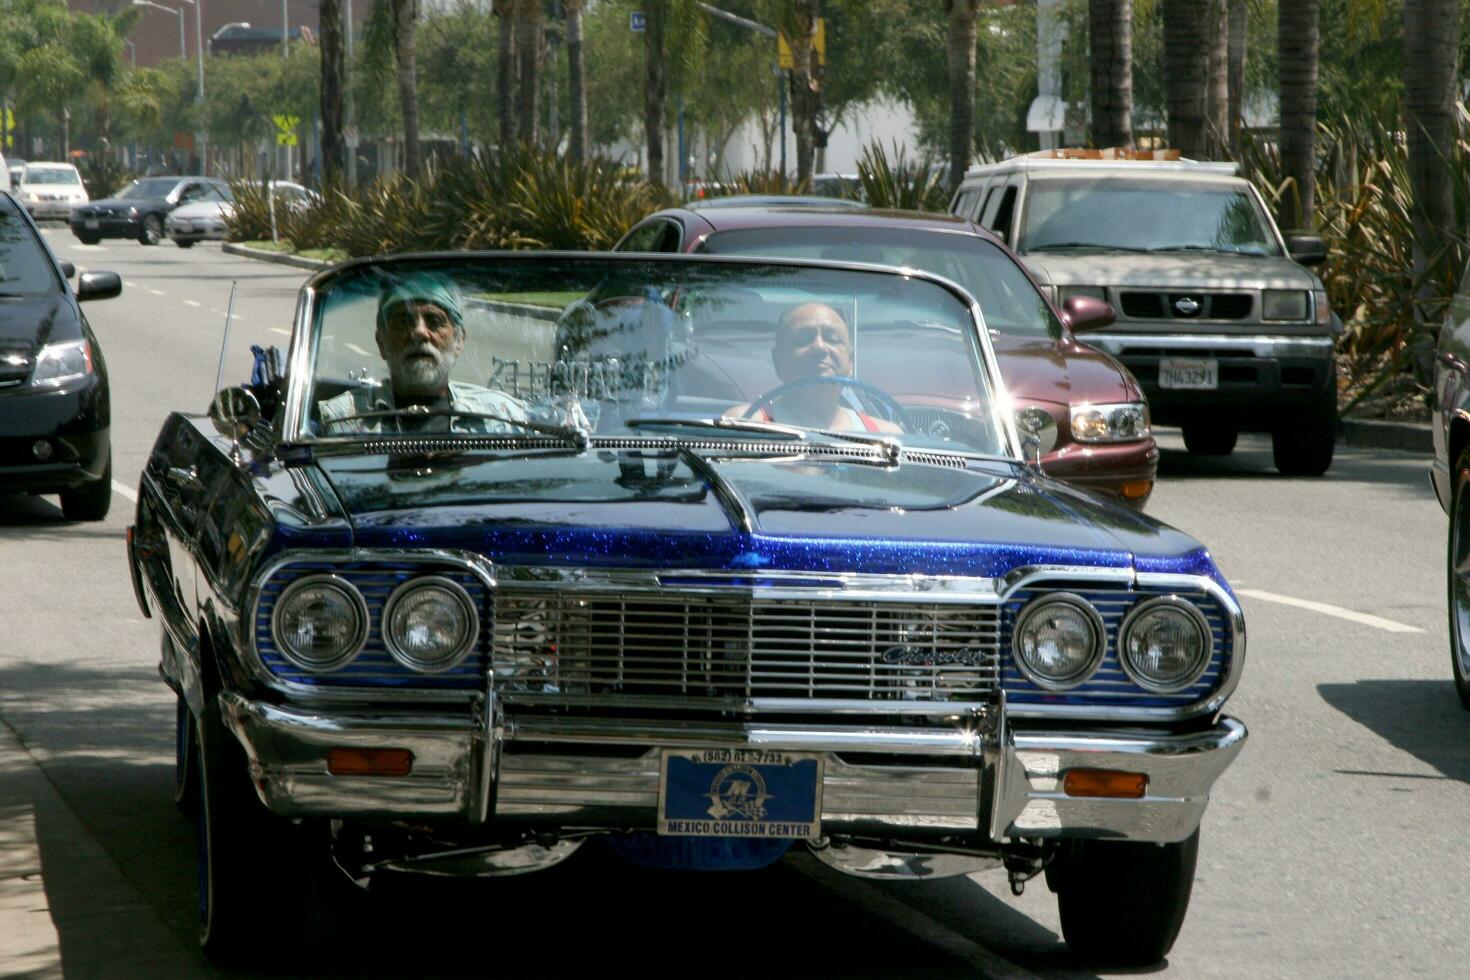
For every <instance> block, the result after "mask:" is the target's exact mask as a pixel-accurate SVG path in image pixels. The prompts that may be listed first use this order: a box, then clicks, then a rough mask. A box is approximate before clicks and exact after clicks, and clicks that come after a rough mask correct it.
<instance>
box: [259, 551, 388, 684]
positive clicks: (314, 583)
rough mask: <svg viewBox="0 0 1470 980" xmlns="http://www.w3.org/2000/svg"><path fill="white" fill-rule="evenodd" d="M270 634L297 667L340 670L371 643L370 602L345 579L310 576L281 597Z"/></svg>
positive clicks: (290, 586) (291, 586)
mask: <svg viewBox="0 0 1470 980" xmlns="http://www.w3.org/2000/svg"><path fill="white" fill-rule="evenodd" d="M271 630H272V633H273V634H274V637H275V641H276V646H277V648H278V649H279V650H280V651H281V654H282V655H283V656H284V657H285V658H286V659H287V660H289V661H291V662H292V663H293V664H295V665H296V666H298V667H301V668H303V669H305V670H310V671H314V672H317V673H325V672H327V671H332V670H336V669H337V668H338V667H341V666H342V665H344V664H346V663H347V662H348V661H349V660H351V659H352V658H353V657H355V656H357V654H358V651H360V650H361V649H362V647H363V644H364V643H366V642H367V633H368V611H367V603H366V602H364V601H363V598H362V593H360V592H358V591H357V589H355V588H354V587H353V586H352V585H351V584H350V583H349V582H347V580H346V579H343V578H340V577H339V576H336V575H309V576H307V577H306V578H303V579H299V580H298V581H295V582H292V583H291V584H290V585H289V586H287V587H286V589H285V591H283V592H282V593H281V598H280V599H279V600H278V601H277V602H276V608H275V614H274V615H273V616H272V617H271Z"/></svg>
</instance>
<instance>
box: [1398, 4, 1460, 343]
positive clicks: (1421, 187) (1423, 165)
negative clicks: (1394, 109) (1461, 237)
mask: <svg viewBox="0 0 1470 980" xmlns="http://www.w3.org/2000/svg"><path fill="white" fill-rule="evenodd" d="M1459 36H1460V32H1459V4H1458V3H1457V2H1456V0H1405V3H1404V114H1405V116H1406V117H1407V119H1406V120H1405V122H1406V127H1407V129H1408V140H1409V179H1410V182H1411V183H1412V185H1413V189H1414V210H1413V214H1414V273H1415V276H1416V278H1418V279H1419V280H1420V282H1421V284H1422V285H1421V286H1420V295H1421V298H1427V297H1430V296H1433V295H1435V294H1436V292H1437V290H1438V289H1439V288H1440V287H1443V286H1444V284H1445V282H1446V281H1449V280H1448V277H1450V276H1453V274H1454V268H1453V265H1452V263H1453V258H1452V257H1451V255H1450V254H1449V252H1450V249H1449V248H1448V247H1447V246H1448V245H1449V244H1450V243H1451V242H1452V241H1453V236H1454V235H1455V231H1456V228H1455V196H1454V183H1453V172H1452V170H1451V161H1452V159H1453V154H1454V141H1455V136H1456V132H1455V84H1456V75H1457V72H1456V60H1457V59H1456V56H1457V54H1458V51H1457V50H1456V45H1457V42H1458V39H1459ZM1421 315H1422V310H1418V311H1416V317H1417V316H1421Z"/></svg>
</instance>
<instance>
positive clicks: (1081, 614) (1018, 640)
mask: <svg viewBox="0 0 1470 980" xmlns="http://www.w3.org/2000/svg"><path fill="white" fill-rule="evenodd" d="M1106 644H1107V633H1106V632H1105V630H1104V628H1103V621H1102V617H1101V616H1099V615H1098V613H1097V610H1096V609H1093V608H1092V606H1091V605H1090V604H1088V602H1087V601H1086V600H1084V599H1082V598H1080V597H1079V596H1074V595H1069V594H1066V593H1062V594H1058V595H1049V596H1045V597H1043V598H1040V599H1037V600H1036V601H1034V602H1032V603H1031V604H1030V605H1029V606H1027V607H1026V608H1025V609H1022V610H1021V615H1020V616H1018V617H1017V618H1016V630H1015V635H1014V636H1013V637H1012V640H1011V649H1012V652H1013V653H1014V654H1015V657H1016V664H1017V666H1019V667H1020V668H1021V673H1023V674H1025V675H1026V676H1027V677H1028V678H1030V680H1031V682H1032V683H1033V684H1035V685H1037V686H1038V687H1044V688H1047V689H1048V690H1052V691H1061V690H1066V689H1067V688H1069V687H1076V686H1077V685H1078V684H1081V683H1082V682H1083V681H1085V680H1087V678H1089V677H1091V676H1092V674H1093V672H1094V671H1095V670H1097V665H1098V664H1099V663H1101V662H1102V657H1103V650H1104V648H1105V646H1106Z"/></svg>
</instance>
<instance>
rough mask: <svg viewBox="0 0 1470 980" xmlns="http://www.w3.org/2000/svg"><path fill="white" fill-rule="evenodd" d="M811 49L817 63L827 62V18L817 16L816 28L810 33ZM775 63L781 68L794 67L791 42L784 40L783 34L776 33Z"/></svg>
mask: <svg viewBox="0 0 1470 980" xmlns="http://www.w3.org/2000/svg"><path fill="white" fill-rule="evenodd" d="M812 51H814V52H815V53H816V56H817V64H819V65H822V66H824V67H825V66H826V64H827V18H825V17H818V18H817V29H816V31H815V32H814V33H813V34H812ZM776 63H777V64H778V65H780V66H781V67H782V68H794V67H796V65H795V62H794V60H793V59H792V57H791V43H790V42H789V41H787V40H786V35H785V34H777V35H776Z"/></svg>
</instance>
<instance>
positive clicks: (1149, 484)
mask: <svg viewBox="0 0 1470 980" xmlns="http://www.w3.org/2000/svg"><path fill="white" fill-rule="evenodd" d="M1153 488H1154V481H1152V480H1134V481H1132V482H1130V483H1125V484H1123V497H1124V499H1126V500H1137V499H1138V498H1139V497H1146V496H1148V492H1149V491H1150V490H1152V489H1153Z"/></svg>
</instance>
